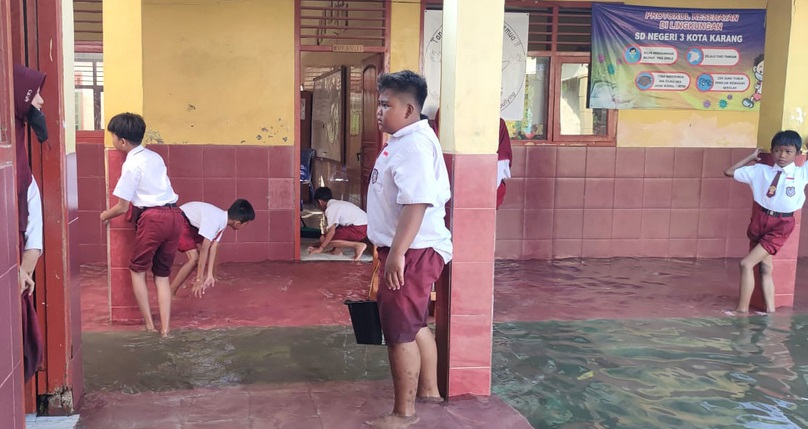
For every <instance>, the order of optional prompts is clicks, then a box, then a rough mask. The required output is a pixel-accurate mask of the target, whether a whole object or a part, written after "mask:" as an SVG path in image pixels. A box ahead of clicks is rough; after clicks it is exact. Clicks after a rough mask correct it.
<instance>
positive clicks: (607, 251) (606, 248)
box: [581, 239, 612, 258]
mask: <svg viewBox="0 0 808 429" xmlns="http://www.w3.org/2000/svg"><path fill="white" fill-rule="evenodd" d="M581 256H582V257H584V258H610V257H611V256H612V240H587V239H584V240H583V241H582V248H581Z"/></svg>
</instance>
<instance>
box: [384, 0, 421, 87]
mask: <svg viewBox="0 0 808 429" xmlns="http://www.w3.org/2000/svg"><path fill="white" fill-rule="evenodd" d="M390 12H391V16H390V57H389V67H388V68H387V70H386V71H399V70H413V71H418V70H421V2H420V0H397V1H395V2H392V8H391V9H390Z"/></svg>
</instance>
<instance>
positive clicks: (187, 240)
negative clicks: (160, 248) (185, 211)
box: [177, 216, 205, 253]
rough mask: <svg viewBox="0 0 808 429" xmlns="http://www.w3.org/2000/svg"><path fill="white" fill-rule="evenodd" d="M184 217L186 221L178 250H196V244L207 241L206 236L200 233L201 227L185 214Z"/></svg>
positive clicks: (183, 251)
mask: <svg viewBox="0 0 808 429" xmlns="http://www.w3.org/2000/svg"><path fill="white" fill-rule="evenodd" d="M182 219H183V220H184V221H185V222H183V225H182V232H181V233H180V242H179V246H178V247H177V250H179V251H180V252H182V253H185V252H187V251H189V250H196V246H197V245H198V244H202V242H203V241H205V237H202V236H201V235H199V228H197V227H195V226H193V225H191V222H190V221H188V219H187V218H186V217H185V216H183V217H182Z"/></svg>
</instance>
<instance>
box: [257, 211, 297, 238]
mask: <svg viewBox="0 0 808 429" xmlns="http://www.w3.org/2000/svg"><path fill="white" fill-rule="evenodd" d="M268 213H269V214H268V219H266V220H267V221H268V222H267V223H268V224H269V241H271V242H276V243H277V242H289V241H294V239H295V232H296V230H295V226H296V222H295V211H294V210H270V211H269V212H268ZM260 221H261V220H259V218H257V217H256V222H260Z"/></svg>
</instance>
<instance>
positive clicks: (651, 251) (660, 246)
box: [640, 239, 670, 258]
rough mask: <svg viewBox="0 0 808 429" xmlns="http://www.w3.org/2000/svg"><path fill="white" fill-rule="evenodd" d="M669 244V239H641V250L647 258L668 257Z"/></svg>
mask: <svg viewBox="0 0 808 429" xmlns="http://www.w3.org/2000/svg"><path fill="white" fill-rule="evenodd" d="M669 244H670V240H668V239H649V240H640V251H641V252H642V256H643V257H645V258H667V257H668V246H669Z"/></svg>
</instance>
